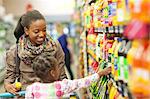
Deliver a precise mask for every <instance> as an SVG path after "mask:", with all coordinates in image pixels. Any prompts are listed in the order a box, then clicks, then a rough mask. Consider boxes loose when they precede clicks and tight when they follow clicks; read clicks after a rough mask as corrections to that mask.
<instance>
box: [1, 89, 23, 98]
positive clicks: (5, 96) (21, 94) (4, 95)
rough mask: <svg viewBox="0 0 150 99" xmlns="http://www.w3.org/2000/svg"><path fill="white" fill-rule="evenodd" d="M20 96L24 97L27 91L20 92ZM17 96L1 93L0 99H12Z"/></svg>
mask: <svg viewBox="0 0 150 99" xmlns="http://www.w3.org/2000/svg"><path fill="white" fill-rule="evenodd" d="M18 94H19V96H24V95H25V91H20V92H18ZM14 96H15V95H14V94H11V93H9V92H6V93H0V98H2V97H3V98H10V97H14Z"/></svg>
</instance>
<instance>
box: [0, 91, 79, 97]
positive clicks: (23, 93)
mask: <svg viewBox="0 0 150 99" xmlns="http://www.w3.org/2000/svg"><path fill="white" fill-rule="evenodd" d="M18 94H19V96H25V91H20V92H18ZM14 97H15V95H14V94H11V93H9V92H6V93H0V99H8V98H14ZM69 99H79V97H78V96H77V94H76V93H72V94H70V97H69Z"/></svg>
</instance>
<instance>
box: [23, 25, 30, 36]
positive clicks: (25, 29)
mask: <svg viewBox="0 0 150 99" xmlns="http://www.w3.org/2000/svg"><path fill="white" fill-rule="evenodd" d="M28 31H29V30H28V29H27V28H26V27H24V32H25V34H26V36H28V35H29V32H28Z"/></svg>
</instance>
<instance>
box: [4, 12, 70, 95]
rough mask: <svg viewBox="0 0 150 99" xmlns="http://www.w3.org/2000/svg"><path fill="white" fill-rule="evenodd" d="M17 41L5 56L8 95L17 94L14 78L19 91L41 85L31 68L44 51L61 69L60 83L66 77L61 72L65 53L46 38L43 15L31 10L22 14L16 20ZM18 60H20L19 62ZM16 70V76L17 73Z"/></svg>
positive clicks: (15, 32) (50, 39)
mask: <svg viewBox="0 0 150 99" xmlns="http://www.w3.org/2000/svg"><path fill="white" fill-rule="evenodd" d="M14 35H15V37H16V39H17V41H16V42H17V44H16V45H15V46H13V47H11V48H10V50H8V51H7V53H6V63H7V66H6V70H7V72H6V78H5V89H6V90H7V91H8V92H11V93H13V94H17V91H18V90H20V89H17V88H16V87H15V86H14V83H15V80H16V79H17V77H19V78H20V82H21V84H22V85H23V86H22V90H25V88H26V87H27V86H28V85H30V84H32V83H33V82H37V81H39V82H41V81H42V80H41V79H40V78H38V77H37V76H36V75H35V73H34V71H33V69H32V66H31V64H32V60H33V59H35V58H36V57H37V56H39V55H41V54H42V53H43V52H45V53H46V54H47V55H51V56H54V57H55V58H56V59H57V60H58V61H57V62H58V65H59V68H58V69H60V71H61V72H60V76H59V80H62V79H64V78H67V77H66V74H65V70H64V53H63V50H62V48H61V46H60V44H59V43H58V41H56V42H55V41H53V40H52V38H50V37H49V38H48V36H46V22H45V19H44V17H43V15H42V14H41V13H40V12H39V11H37V10H33V11H30V12H27V13H26V14H24V15H22V16H21V18H20V19H19V21H18V24H17V27H16V29H15V31H14ZM19 59H20V61H19ZM17 68H18V69H19V71H20V72H19V76H17V75H16V74H18V73H17V72H18V71H16V70H17Z"/></svg>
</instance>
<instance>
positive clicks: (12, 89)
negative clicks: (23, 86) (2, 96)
mask: <svg viewBox="0 0 150 99" xmlns="http://www.w3.org/2000/svg"><path fill="white" fill-rule="evenodd" d="M5 89H6V91H7V92H10V93H12V94H14V95H17V94H18V93H17V91H19V90H18V89H17V88H16V87H15V85H14V84H10V83H6V84H5Z"/></svg>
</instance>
